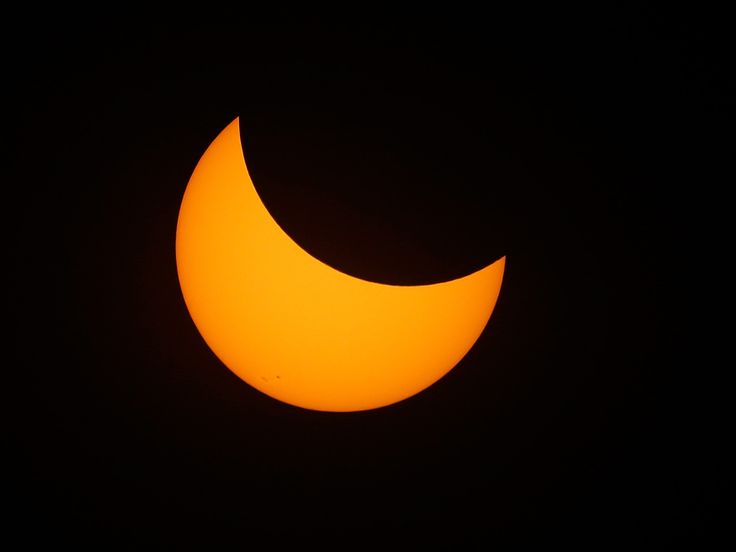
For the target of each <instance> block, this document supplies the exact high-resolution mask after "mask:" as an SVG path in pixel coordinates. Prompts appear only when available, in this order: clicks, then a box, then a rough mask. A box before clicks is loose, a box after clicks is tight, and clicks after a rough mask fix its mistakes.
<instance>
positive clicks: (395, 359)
mask: <svg viewBox="0 0 736 552" xmlns="http://www.w3.org/2000/svg"><path fill="white" fill-rule="evenodd" d="M176 261H177V269H178V273H179V281H180V284H181V289H182V292H183V295H184V299H185V302H186V305H187V308H188V309H189V312H190V314H191V316H192V319H193V320H194V323H195V324H196V326H197V328H198V330H199V331H200V333H201V334H202V336H203V337H204V339H205V341H206V342H207V344H208V345H209V346H210V347H211V349H212V350H213V351H214V352H215V354H216V355H217V356H218V357H219V358H220V359H221V360H222V362H224V363H225V365H226V366H227V367H228V368H230V370H232V371H233V372H234V373H235V374H237V375H238V376H239V377H240V378H242V379H243V380H245V381H246V382H247V383H249V384H250V385H252V386H253V387H255V388H257V389H259V390H261V391H262V392H264V393H266V394H267V395H270V396H271V397H274V398H276V399H279V400H281V401H284V402H287V403H289V404H293V405H296V406H301V407H304V408H310V409H315V410H327V411H354V410H366V409H370V408H377V407H380V406H384V405H388V404H391V403H394V402H397V401H400V400H402V399H405V398H407V397H410V396H412V395H414V394H416V393H418V392H419V391H421V390H423V389H425V388H426V387H428V386H429V385H431V384H432V383H434V382H435V381H437V380H438V379H440V378H441V377H442V376H443V375H445V374H446V373H447V372H449V371H450V370H451V369H452V368H453V367H454V366H455V365H456V364H457V363H458V362H459V361H460V359H461V358H462V357H463V356H464V355H465V354H466V353H467V352H468V350H469V349H470V348H471V347H472V345H473V343H475V341H476V339H477V338H478V336H479V335H480V334H481V332H482V331H483V328H484V327H485V325H486V323H487V322H488V319H489V317H490V315H491V312H492V311H493V307H494V305H495V303H496V299H497V297H498V294H499V291H500V288H501V280H502V277H503V271H504V262H505V259H500V260H499V261H496V262H495V263H493V264H491V265H489V266H487V267H485V268H483V269H481V270H479V271H477V272H474V273H473V274H470V275H468V276H465V277H463V278H458V279H456V280H451V281H448V282H442V283H438V284H431V285H420V286H392V285H385V284H378V283H375V282H369V281H366V280H361V279H359V278H355V277H352V276H349V275H347V274H344V273H342V272H340V271H338V270H335V269H334V268H331V267H330V266H328V265H326V264H324V263H322V262H321V261H319V260H318V259H316V258H314V257H312V256H311V255H309V254H308V253H307V252H306V251H304V250H303V249H302V248H301V247H299V245H297V244H296V243H295V242H294V241H293V240H292V239H291V238H290V237H289V236H288V235H287V234H286V233H285V232H284V231H283V230H282V229H281V228H280V227H279V225H278V224H277V223H276V222H275V221H274V220H273V218H272V217H271V215H270V213H269V212H268V210H267V209H266V207H265V206H264V205H263V202H262V201H261V200H260V198H259V196H258V194H257V192H256V190H255V188H254V186H253V182H252V181H251V178H250V176H249V174H248V169H247V167H246V165H245V160H244V157H243V150H242V146H241V143H240V132H239V127H238V120H237V119H236V120H235V121H233V122H232V123H231V124H230V125H229V126H228V127H227V128H225V130H223V131H222V133H221V134H220V135H219V136H218V137H217V138H216V139H215V141H214V142H213V143H212V144H211V145H210V147H209V148H208V149H207V151H206V152H205V154H204V156H203V157H202V159H201V160H200V162H199V164H198V165H197V167H196V169H195V171H194V173H193V175H192V177H191V179H190V181H189V184H188V186H187V189H186V192H185V194H184V198H183V200H182V204H181V210H180V213H179V221H178V226H177V234H176Z"/></svg>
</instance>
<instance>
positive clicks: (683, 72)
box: [3, 8, 729, 550]
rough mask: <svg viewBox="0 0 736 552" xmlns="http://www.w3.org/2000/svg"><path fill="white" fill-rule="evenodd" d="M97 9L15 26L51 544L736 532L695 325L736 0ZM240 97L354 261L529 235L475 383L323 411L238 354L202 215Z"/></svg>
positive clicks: (23, 530) (26, 371)
mask: <svg viewBox="0 0 736 552" xmlns="http://www.w3.org/2000/svg"><path fill="white" fill-rule="evenodd" d="M73 19H74V18H73V17H71V16H70V14H68V13H64V14H56V15H49V16H47V19H46V22H45V23H43V24H40V23H39V22H37V21H35V22H33V24H31V23H29V22H28V21H17V22H15V24H14V25H11V26H14V27H15V28H14V29H13V32H11V33H9V34H7V35H6V37H5V39H4V41H5V42H6V44H4V50H5V53H6V58H7V66H6V75H9V76H10V78H9V80H8V82H9V83H10V84H9V85H8V84H6V86H7V87H8V88H9V89H10V92H11V101H10V102H8V104H6V105H7V107H8V108H9V110H8V111H9V113H8V121H10V128H11V138H12V140H11V145H10V154H11V164H10V167H11V174H10V176H11V178H9V179H8V180H7V182H6V185H5V186H4V191H3V193H4V196H5V197H4V205H5V211H6V219H5V220H6V221H9V222H10V226H11V228H10V231H9V233H8V235H9V236H10V241H11V243H10V257H9V260H10V262H9V272H10V274H11V287H10V288H9V289H8V295H9V297H8V301H9V306H10V312H9V316H10V320H11V331H10V337H11V340H12V341H11V349H10V350H11V353H10V358H9V359H8V360H9V361H8V365H7V368H6V370H7V372H8V373H9V375H10V376H11V378H10V380H9V381H10V382H11V384H12V385H10V386H8V388H7V393H8V394H9V395H10V400H9V401H8V404H9V405H10V409H9V414H8V416H7V420H8V422H9V426H10V427H11V432H10V439H11V440H10V445H11V447H10V450H11V451H12V452H11V454H10V455H9V456H10V458H12V459H13V460H14V461H15V463H14V464H13V466H14V468H13V470H12V471H11V472H9V473H10V474H11V477H10V486H9V488H10V490H11V491H12V502H11V504H12V505H13V510H14V513H15V515H14V516H12V517H11V518H10V520H9V521H10V523H11V525H12V526H13V527H14V528H15V529H16V530H18V531H19V532H20V534H21V536H22V537H23V538H24V539H27V541H28V542H29V543H35V542H37V541H39V540H45V539H51V540H52V541H55V542H57V543H58V542H61V543H67V542H68V543H76V544H77V545H91V546H95V547H100V546H102V547H103V548H105V549H108V548H117V547H118V546H119V547H120V548H125V549H128V548H129V549H141V548H148V547H150V548H155V549H161V548H173V549H182V548H189V547H191V548H195V549H202V547H203V546H205V547H213V546H214V547H215V548H216V549H219V548H224V547H225V546H228V547H231V546H235V547H239V548H249V547H251V546H252V545H254V543H256V542H258V543H261V542H265V543H271V544H272V545H273V546H276V548H278V547H279V546H280V545H286V544H292V545H300V546H303V545H305V544H308V543H310V542H313V543H321V544H322V545H330V544H334V545H337V546H338V547H341V548H342V549H345V550H349V549H354V548H359V547H361V546H363V545H366V546H367V547H381V548H388V549H393V548H396V547H398V546H403V545H407V546H410V547H412V548H413V547H420V546H425V545H432V544H436V545H440V546H445V547H449V548H452V549H456V548H460V549H462V548H467V547H468V546H469V544H470V543H473V542H476V541H477V542H481V543H484V544H485V545H489V546H493V545H499V544H504V545H508V544H519V543H529V542H539V543H554V542H562V543H568V544H575V543H578V544H583V545H586V546H589V547H593V548H599V547H600V546H602V545H606V544H630V543H645V544H648V545H651V546H654V547H656V546H659V545H662V546H664V547H669V546H670V545H672V544H673V543H683V542H692V543H701V542H702V541H703V539H708V538H715V537H714V535H716V534H717V533H718V532H719V530H720V529H721V527H722V526H723V524H724V523H725V514H724V510H723V508H722V507H721V506H719V499H723V498H724V496H725V495H724V493H723V491H722V489H723V487H724V486H725V478H726V476H725V473H726V462H725V460H723V459H722V457H720V456H717V455H716V454H715V452H711V449H710V446H711V444H712V442H713V441H714V440H717V439H718V438H719V433H718V429H719V428H718V427H717V426H716V425H714V423H713V418H712V417H711V418H710V419H709V422H708V423H705V424H703V423H702V422H703V420H705V419H706V416H705V415H704V414H703V412H704V410H703V407H704V406H705V405H706V404H707V403H708V402H709V401H707V400H706V398H705V396H704V395H702V393H701V388H700V386H699V385H698V384H697V382H698V380H699V376H697V373H698V370H699V369H700V367H699V366H697V365H694V364H692V363H689V362H688V361H687V358H688V357H687V354H688V353H687V351H688V345H689V340H688V339H687V338H686V337H683V336H686V334H685V333H684V332H683V331H682V327H683V326H684V325H685V324H684V323H681V322H680V320H681V319H682V318H683V317H684V316H685V314H684V313H685V312H686V309H687V308H688V307H689V306H690V303H691V302H693V301H694V300H693V299H692V298H690V297H689V294H688V293H687V291H686V290H687V289H688V287H687V284H688V282H689V281H690V280H689V278H690V276H691V274H693V273H695V272H698V271H699V270H700V269H699V268H697V267H696V266H694V263H695V262H696V261H697V257H698V255H697V252H698V251H699V249H698V248H699V245H698V239H697V237H696V232H695V229H696V228H702V224H707V223H702V224H701V223H700V222H696V221H695V217H696V216H697V214H698V206H699V205H700V204H699V203H698V199H699V198H700V197H702V196H703V195H706V194H707V193H708V190H709V186H710V182H711V180H710V179H711V178H714V177H715V176H712V175H710V173H709V172H708V171H709V170H711V169H712V167H713V166H714V161H715V160H717V159H718V158H720V157H721V156H722V155H725V153H726V146H725V145H723V143H722V142H721V141H720V140H719V137H720V136H722V134H720V133H721V131H720V130H719V128H720V126H719V125H720V124H721V123H722V121H723V120H724V115H725V111H726V103H727V102H726V98H727V97H728V94H729V88H728V83H727V82H726V77H725V73H726V71H725V65H726V64H725V62H724V59H725V55H724V54H723V52H724V50H725V47H726V44H725V43H726V40H725V34H722V32H721V31H719V29H718V27H719V26H718V24H717V22H718V20H719V19H720V18H719V16H718V15H717V14H714V15H712V16H703V15H699V16H698V17H695V16H694V14H690V13H669V12H668V13H662V12H659V11H657V10H651V9H647V8H639V9H637V10H629V11H625V10H622V11H607V10H602V9H601V10H599V11H597V12H595V13H593V12H585V13H582V12H579V11H576V10H570V11H569V12H560V11H558V10H556V9H555V10H549V11H548V12H544V13H540V12H534V13H531V12H530V13H506V12H504V13H501V12H494V13H490V14H485V15H484V14H481V13H478V14H471V13H466V14H464V15H463V16H459V15H456V14H447V13H440V12H438V13H434V14H429V13H422V14H413V15H412V16H411V17H406V16H399V15H398V14H395V13H389V12H386V13H371V14H368V13H362V14H358V13H356V14H348V13H344V14H338V15H336V14H334V13H333V14H331V16H330V17H329V18H326V17H324V16H322V15H318V14H301V15H294V14H291V13H288V12H284V13H281V14H277V15H273V16H269V17H262V16H258V17H254V16H251V17H240V16H237V15H235V14H228V13H223V14H222V15H221V17H217V18H213V19H212V20H211V21H209V22H208V23H204V22H203V21H197V23H196V24H193V23H192V22H190V23H189V24H187V25H183V24H182V25H178V24H174V23H172V22H168V23H166V24H164V23H158V22H152V21H150V20H148V19H146V18H139V19H138V20H137V22H136V23H135V24H132V23H130V22H129V21H127V20H125V19H124V18H122V17H110V18H100V19H97V21H96V22H95V23H94V24H83V23H82V22H81V20H80V22H78V23H76V24H71V23H70V22H69V21H71V20H73ZM131 21H133V20H132V19H131ZM236 116H240V124H241V132H242V140H243V144H244V151H245V157H246V161H247V163H248V166H249V169H250V171H251V174H252V176H253V179H254V182H255V184H256V186H257V188H258V191H259V193H260V194H261V196H262V198H263V199H264V201H265V203H266V205H267V206H268V208H269V209H270V211H271V213H272V214H273V216H274V218H275V219H276V220H277V221H278V222H279V224H281V225H282V226H283V227H284V228H285V229H286V231H287V232H288V233H289V234H290V235H291V236H292V237H293V238H294V239H295V240H296V241H297V242H298V243H299V244H300V245H302V247H304V248H305V249H306V250H308V251H309V252H311V253H312V254H313V255H315V256H316V257H318V258H320V259H321V260H323V261H325V262H327V263H329V264H330V265H332V266H334V267H336V268H339V269H341V270H344V271H346V272H348V273H350V274H353V275H356V276H360V277H363V278H367V279H371V280H376V281H382V282H388V283H401V284H418V283H427V282H438V281H443V280H446V279H449V278H454V277H458V276H462V275H464V274H467V273H469V272H471V271H473V270H476V269H478V268H480V267H482V266H485V265H486V264H488V263H490V262H492V261H494V260H496V259H498V258H499V257H501V256H503V255H506V256H507V271H506V274H505V278H504V284H503V288H502V291H501V295H500V298H499V302H498V304H497V306H496V310H495V312H494V313H493V316H492V318H491V320H490V322H489V324H488V326H487V328H486V331H485V332H484V333H483V335H482V336H481V337H480V339H479V340H478V342H477V343H476V345H475V347H474V348H473V349H472V350H471V351H470V353H469V354H468V355H467V357H466V358H465V359H463V361H462V362H460V364H459V365H458V366H457V367H456V368H455V369H454V370H453V371H451V372H450V373H449V374H448V375H447V376H446V377H445V378H443V379H442V380H441V381H439V382H437V383H436V384H435V385H433V386H432V387H430V388H429V389H427V390H426V391H424V392H423V393H420V394H419V395H417V396H414V397H412V398H410V399H408V400H405V401H403V402H401V403H398V404H395V405H392V406H389V407H386V408H383V409H379V410H374V411H368V412H361V413H350V414H328V413H320V412H312V411H306V410H302V409H298V408H295V407H291V406H288V405H285V404H282V403H279V402H276V401H274V400H272V399H270V398H268V397H266V396H265V395H262V394H260V393H259V392H257V391H255V390H253V389H252V388H250V387H249V386H247V385H246V384H244V383H243V382H241V381H240V380H239V379H238V378H237V377H236V376H235V375H233V374H232V373H231V372H230V371H229V370H227V369H226V368H225V367H224V366H223V365H222V364H221V363H220V362H219V361H218V360H217V358H216V357H215V356H214V354H213V353H212V352H211V351H210V350H209V349H208V348H207V346H206V345H205V343H204V341H203V340H202V339H201V337H200V336H199V334H198V332H197V330H196V328H195V327H194V325H193V323H192V321H191V319H190V318H189V315H188V313H187V310H186V308H185V305H184V302H183V300H182V297H181V293H180V290H179V287H178V281H177V276H176V267H175V258H174V236H175V227H176V220H177V214H178V207H179V203H180V200H181V197H182V194H183V192H184V189H185V187H186V184H187V181H188V178H189V176H190V175H191V172H192V170H193V169H194V167H195V165H196V163H197V161H198V159H199V157H200V156H201V155H202V154H203V153H204V150H205V149H206V147H207V146H208V145H209V143H210V142H211V141H212V140H213V139H214V137H215V136H216V135H217V134H218V133H219V132H220V131H221V130H222V129H223V128H224V127H225V126H226V125H227V124H228V123H229V122H231V121H232V120H233V119H234V118H235V117H236ZM700 214H701V215H702V212H701V213H700ZM711 222H712V221H711ZM683 366H685V368H683ZM694 371H695V372H694ZM693 373H695V374H696V377H693Z"/></svg>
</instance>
